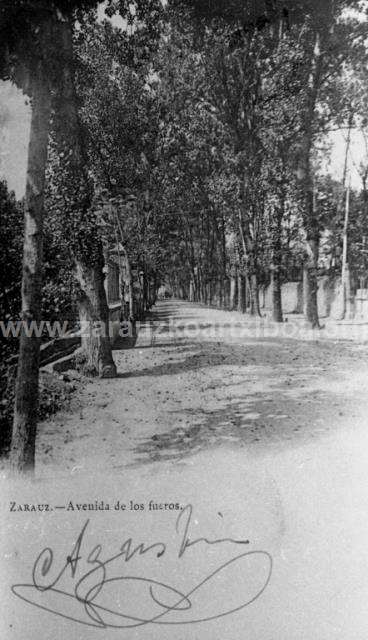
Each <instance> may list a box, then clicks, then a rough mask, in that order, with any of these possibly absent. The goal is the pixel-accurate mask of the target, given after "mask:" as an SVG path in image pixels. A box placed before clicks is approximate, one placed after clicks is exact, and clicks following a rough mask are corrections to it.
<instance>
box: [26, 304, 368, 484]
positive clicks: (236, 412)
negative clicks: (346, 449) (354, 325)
mask: <svg viewBox="0 0 368 640" xmlns="http://www.w3.org/2000/svg"><path fill="white" fill-rule="evenodd" d="M277 332H279V333H281V337H280V336H279V335H277ZM291 334H294V335H296V336H297V338H298V339H295V338H292V339H290V338H288V337H287V336H288V335H291ZM316 337H317V340H316V339H315V338H316ZM321 338H322V339H321ZM367 352H368V345H361V344H357V343H354V342H348V341H337V340H334V339H323V334H321V336H320V335H319V334H314V335H310V334H308V333H306V332H304V333H303V332H302V331H298V332H297V333H295V331H293V330H292V325H291V324H286V325H283V326H282V327H281V328H280V327H278V326H277V325H266V326H264V325H263V324H262V323H261V324H260V323H259V322H258V323H257V322H251V321H250V320H249V318H248V319H244V316H241V315H240V314H237V313H227V312H223V311H217V310H213V309H211V310H209V309H207V308H204V307H201V306H196V305H191V304H189V303H182V302H171V301H169V302H161V303H159V304H158V305H157V306H156V307H155V309H154V311H153V313H152V314H151V315H150V317H149V318H148V319H147V321H146V323H144V324H143V325H142V326H141V330H140V334H139V339H138V342H137V345H136V347H135V348H134V349H129V350H125V349H124V350H115V352H114V357H115V360H116V362H117V366H118V371H119V377H118V378H117V379H115V380H102V381H101V380H95V381H92V382H85V383H84V384H83V388H82V389H81V391H80V393H79V394H78V395H77V397H76V398H75V399H74V401H73V403H72V407H71V409H70V410H68V411H65V412H62V413H59V414H57V415H56V416H54V417H53V418H52V419H50V420H49V421H47V422H45V423H43V424H41V426H40V430H39V437H38V446H37V469H38V473H40V474H43V473H46V474H48V472H49V470H50V469H51V468H52V469H53V471H54V472H55V471H57V470H59V471H60V472H61V473H63V472H64V471H65V470H66V471H67V472H70V471H72V470H73V471H74V472H75V473H78V472H88V471H90V470H93V471H94V472H95V471H96V470H98V469H101V470H102V469H103V470H106V469H109V470H111V471H112V472H116V471H121V470H123V469H124V468H126V467H127V466H128V467H130V466H132V465H138V464H146V463H151V462H161V461H169V462H170V461H172V462H175V461H178V460H185V459H186V458H187V457H188V456H190V455H192V454H193V453H198V452H200V451H206V450H209V449H214V448H218V447H223V446H224V445H225V446H227V447H233V448H234V449H236V450H237V449H239V448H242V449H244V451H245V452H246V453H247V455H251V456H258V455H264V454H265V453H268V452H270V453H272V452H274V451H278V450H285V449H290V448H294V447H300V446H303V443H305V442H311V441H317V440H320V439H323V438H326V437H328V436H330V435H331V434H332V435H333V434H337V433H338V432H339V431H340V430H344V431H345V432H347V431H349V430H353V431H354V429H356V428H357V427H359V426H360V425H361V424H362V423H363V421H364V419H365V416H367V415H368V413H367V403H368V399H367V387H368V365H367V364H366V362H367V359H366V356H367Z"/></svg>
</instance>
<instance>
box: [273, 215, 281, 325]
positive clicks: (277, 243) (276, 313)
mask: <svg viewBox="0 0 368 640" xmlns="http://www.w3.org/2000/svg"><path fill="white" fill-rule="evenodd" d="M282 217H283V207H282V209H281V211H276V212H275V227H274V229H273V247H272V265H271V292H272V320H273V321H274V322H282V321H283V316H282V296H281V268H282V264H281V260H282V248H281V230H282V228H281V225H282Z"/></svg>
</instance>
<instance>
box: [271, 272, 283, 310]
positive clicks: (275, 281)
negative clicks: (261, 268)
mask: <svg viewBox="0 0 368 640" xmlns="http://www.w3.org/2000/svg"><path fill="white" fill-rule="evenodd" d="M271 292H272V320H273V321H274V322H282V321H283V317H282V298H281V278H280V271H279V269H278V268H277V267H275V266H274V265H273V266H272V269H271Z"/></svg>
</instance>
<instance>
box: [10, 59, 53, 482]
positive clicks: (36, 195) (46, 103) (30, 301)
mask: <svg viewBox="0 0 368 640" xmlns="http://www.w3.org/2000/svg"><path fill="white" fill-rule="evenodd" d="M30 86H31V89H32V95H33V100H32V121H31V132H30V140H29V148H28V167H27V186H26V196H25V205H24V226H25V231H24V245H23V275H22V320H23V322H24V323H25V325H28V326H29V325H30V323H31V322H36V323H38V322H39V321H40V320H41V302H42V248H43V247H42V245H43V242H42V234H43V208H44V187H45V172H46V162H47V147H48V136H49V126H50V113H51V96H50V88H49V86H48V82H47V77H46V74H45V71H44V69H43V66H42V63H41V62H40V63H39V64H38V68H37V70H36V71H35V72H34V74H33V77H31V78H30ZM25 325H23V329H22V333H21V337H20V346H19V359H18V370H17V379H16V390H15V411H14V422H13V434H12V443H11V454H10V464H11V467H12V469H13V470H14V471H17V472H23V471H31V470H32V469H33V468H34V463H35V441H36V425H37V410H38V381H39V354H40V338H39V337H37V336H35V335H28V334H27V331H26V328H25Z"/></svg>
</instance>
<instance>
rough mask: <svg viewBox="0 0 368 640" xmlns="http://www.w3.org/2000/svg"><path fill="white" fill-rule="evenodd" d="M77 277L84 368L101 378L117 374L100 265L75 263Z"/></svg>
mask: <svg viewBox="0 0 368 640" xmlns="http://www.w3.org/2000/svg"><path fill="white" fill-rule="evenodd" d="M77 278H78V282H79V284H80V286H81V295H80V298H79V300H78V306H79V316H80V320H81V331H82V349H83V351H84V355H85V358H86V360H85V362H84V363H83V365H84V370H85V372H86V373H89V374H91V375H95V374H98V375H99V376H100V377H101V378H113V377H115V376H116V367H115V364H114V361H113V359H112V353H111V343H110V336H109V307H108V305H107V301H106V295H103V294H102V291H103V290H104V275H103V273H102V268H101V265H98V264H96V265H95V266H93V267H91V266H90V265H87V264H82V262H78V264H77Z"/></svg>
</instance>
